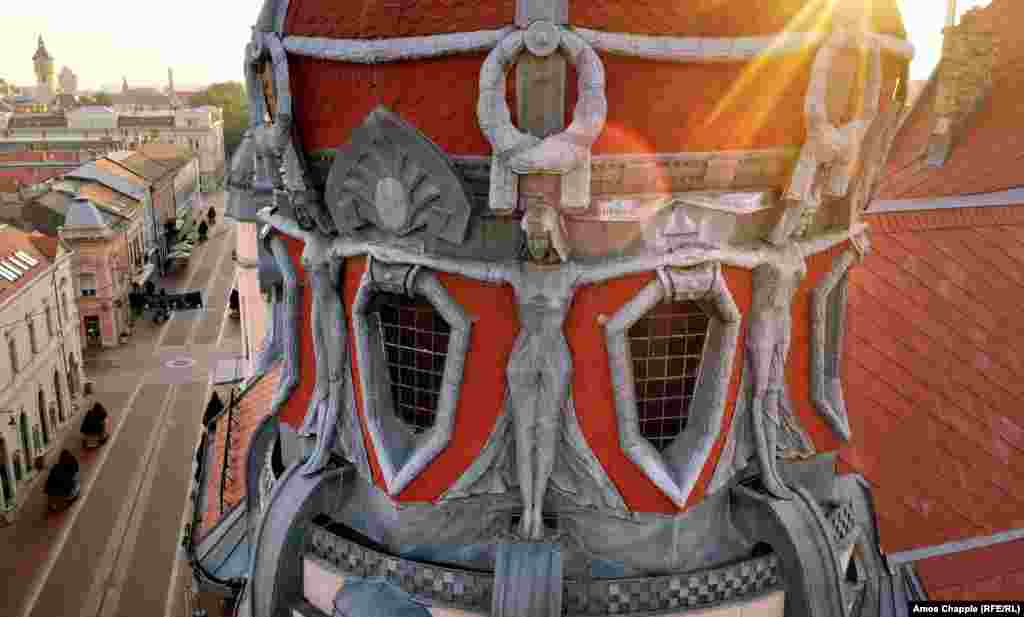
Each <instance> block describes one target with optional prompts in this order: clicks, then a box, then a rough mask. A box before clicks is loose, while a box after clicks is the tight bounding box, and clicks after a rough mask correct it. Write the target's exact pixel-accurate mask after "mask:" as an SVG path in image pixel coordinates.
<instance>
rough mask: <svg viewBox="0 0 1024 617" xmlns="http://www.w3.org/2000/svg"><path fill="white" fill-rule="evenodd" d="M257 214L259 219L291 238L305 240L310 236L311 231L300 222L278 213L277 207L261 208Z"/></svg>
mask: <svg viewBox="0 0 1024 617" xmlns="http://www.w3.org/2000/svg"><path fill="white" fill-rule="evenodd" d="M256 216H258V217H259V219H260V220H261V221H263V222H264V223H266V224H267V225H270V226H271V227H273V228H274V229H276V230H277V231H279V232H281V233H283V234H284V235H286V236H288V237H290V238H295V239H296V240H303V241H305V240H306V239H307V237H308V236H309V232H308V231H305V230H303V229H302V228H301V227H299V224H298V223H296V222H295V221H293V220H292V219H289V218H285V217H283V216H281V215H280V214H277V208H273V207H267V208H260V211H259V212H257V213H256Z"/></svg>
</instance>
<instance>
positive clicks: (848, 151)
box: [769, 24, 883, 244]
mask: <svg viewBox="0 0 1024 617" xmlns="http://www.w3.org/2000/svg"><path fill="white" fill-rule="evenodd" d="M862 46H866V47H867V52H868V56H869V58H868V75H867V78H866V82H865V84H864V96H863V101H864V104H863V107H862V108H861V109H860V110H859V112H858V114H857V116H856V117H855V118H854V119H853V120H851V121H850V122H848V123H846V124H844V125H843V126H839V127H837V126H835V125H833V124H832V122H831V120H830V119H829V109H828V90H829V85H830V83H832V82H835V80H837V79H840V80H844V81H847V82H849V81H851V80H854V79H856V73H855V72H854V73H852V74H850V73H847V74H843V75H836V74H835V71H834V70H833V59H834V58H835V56H836V54H837V53H838V52H839V51H841V50H843V49H854V50H857V49H860V48H861V47H862ZM882 79H883V75H882V59H881V49H880V46H879V44H878V41H876V40H875V39H874V38H872V37H871V36H869V34H868V33H866V32H864V31H862V30H857V29H856V26H851V25H848V24H840V25H839V26H838V27H837V28H836V29H835V30H834V31H833V32H832V33H831V34H830V35H829V37H828V38H827V39H825V42H824V44H823V45H822V46H821V48H820V49H819V50H818V53H817V55H816V56H815V58H814V64H813V65H812V66H811V81H810V84H809V85H808V88H807V96H806V99H805V102H804V114H805V115H806V117H807V141H806V142H805V143H804V146H803V148H802V149H801V150H800V157H799V159H798V160H797V163H796V166H795V167H794V169H793V174H792V179H791V180H790V183H789V187H788V188H787V189H786V191H785V193H784V194H783V199H786V200H789V201H791V202H792V203H793V204H794V205H793V206H792V207H791V208H789V210H788V211H787V212H786V213H785V214H784V215H783V217H782V219H781V221H780V222H779V225H778V226H777V227H776V229H775V230H774V231H773V232H772V233H771V235H770V236H769V240H770V241H771V242H772V243H774V244H782V243H783V242H785V239H786V238H788V237H789V236H791V235H792V234H793V233H797V234H802V233H803V232H804V231H805V230H806V229H807V227H808V218H809V217H810V216H812V215H813V213H814V211H815V210H817V209H818V207H819V206H820V205H821V203H822V201H823V199H826V198H831V199H834V198H839V197H844V196H846V194H847V191H848V190H849V187H850V182H851V180H852V179H853V177H854V174H855V172H856V171H857V168H858V166H859V163H860V159H861V156H862V146H863V142H864V138H865V136H866V135H867V133H868V131H869V129H870V128H871V126H872V124H873V123H874V122H875V118H876V117H877V116H878V107H879V102H880V97H881V89H882Z"/></svg>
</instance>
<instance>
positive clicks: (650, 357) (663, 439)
mask: <svg viewBox="0 0 1024 617" xmlns="http://www.w3.org/2000/svg"><path fill="white" fill-rule="evenodd" d="M708 325H709V320H708V315H707V314H706V313H705V312H704V311H703V310H702V309H701V308H700V306H699V305H698V304H697V303H696V302H692V301H690V302H665V301H662V302H659V303H658V304H657V305H655V306H654V308H652V309H651V310H650V311H648V312H647V313H646V314H645V315H644V316H643V317H641V318H640V319H639V320H637V322H636V323H635V324H633V326H632V327H630V328H629V331H628V334H627V336H628V338H629V350H630V357H631V359H632V363H633V387H634V389H635V392H636V406H637V420H638V422H639V424H640V433H641V434H642V435H643V436H644V437H645V438H647V440H648V441H650V442H651V444H652V445H653V446H654V447H655V448H657V449H658V450H659V451H661V450H664V449H665V448H666V447H667V446H668V445H669V444H671V443H672V441H674V440H675V438H676V437H677V436H679V434H680V433H681V432H682V431H683V429H684V428H686V421H687V419H688V418H689V411H690V403H691V401H692V400H693V394H694V391H695V390H696V387H697V379H698V377H699V376H700V366H701V359H702V357H703V354H704V341H705V339H706V338H707V332H708Z"/></svg>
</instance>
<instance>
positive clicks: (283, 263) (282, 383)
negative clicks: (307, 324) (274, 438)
mask: <svg viewBox="0 0 1024 617" xmlns="http://www.w3.org/2000/svg"><path fill="white" fill-rule="evenodd" d="M270 248H271V251H272V252H273V254H274V258H275V260H276V261H277V267H278V269H279V271H280V272H281V276H282V277H283V279H284V284H283V286H282V289H281V296H280V299H279V302H278V303H275V305H274V308H273V316H274V317H273V318H274V321H275V324H274V326H273V328H272V329H271V333H270V334H271V335H272V336H274V337H278V336H279V337H280V350H281V353H282V354H283V357H282V364H281V378H280V380H279V381H278V384H277V391H276V392H275V393H274V399H273V401H272V402H271V404H270V412H271V413H272V414H276V413H277V412H278V411H279V410H280V409H281V406H282V405H284V403H285V402H286V401H287V400H288V397H290V396H291V394H292V392H293V391H294V390H295V387H296V386H297V385H298V384H299V363H300V355H299V297H300V296H299V294H300V291H301V287H300V285H299V280H298V275H297V274H296V272H295V267H294V265H292V258H291V255H290V254H289V253H288V247H287V246H285V243H284V240H283V239H282V238H281V237H279V236H277V235H273V236H271V237H270ZM278 304H280V306H278ZM270 347H271V348H272V347H273V345H271V346H270ZM260 364H261V365H262V364H263V363H262V362H261V363H260ZM261 368H262V366H261Z"/></svg>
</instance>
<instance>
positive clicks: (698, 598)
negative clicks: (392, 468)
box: [308, 524, 782, 617]
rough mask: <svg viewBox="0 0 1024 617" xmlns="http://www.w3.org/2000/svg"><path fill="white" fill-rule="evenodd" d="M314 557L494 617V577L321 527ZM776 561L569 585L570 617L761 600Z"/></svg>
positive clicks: (315, 531) (774, 577)
mask: <svg viewBox="0 0 1024 617" xmlns="http://www.w3.org/2000/svg"><path fill="white" fill-rule="evenodd" d="M309 538H310V546H309V549H308V552H309V553H310V554H312V555H315V556H316V557H319V558H320V559H323V560H325V561H327V562H328V563H330V564H333V565H334V566H335V567H336V568H338V569H339V570H341V571H343V572H345V573H347V574H354V575H358V576H386V577H387V578H388V579H390V580H392V581H394V582H395V583H396V584H397V585H398V586H400V587H401V588H402V589H404V590H406V591H408V592H409V593H412V594H416V595H419V596H425V597H428V598H432V599H435V600H436V601H437V603H438V605H441V606H452V607H456V608H460V609H463V610H466V611H472V612H477V613H481V614H484V615H486V614H488V613H489V612H490V610H491V594H492V593H493V589H494V576H493V575H491V574H483V573H479V572H469V571H466V570H457V569H452V568H441V567H438V566H434V565H429V564H423V563H419V562H415V561H409V560H406V559H401V558H398V557H392V556H390V555H385V554H384V553H380V552H378V551H375V550H373V549H370V548H366V547H364V546H361V545H359V544H357V543H355V542H352V541H350V540H347V539H345V538H342V537H339V536H338V535H336V534H334V533H332V532H331V531H329V530H328V529H326V528H324V527H322V526H319V525H316V524H313V525H312V528H311V533H310V534H309ZM781 583H782V581H781V578H780V573H779V566H778V560H777V559H776V557H775V556H774V555H767V556H764V557H756V558H754V559H750V560H747V561H743V562H740V563H737V564H732V565H729V566H725V567H722V568H716V569H713V570H703V571H700V572H691V573H688V574H671V575H667V576H651V577H646V578H631V579H599V580H591V581H580V580H572V579H568V580H566V581H565V583H564V591H563V593H564V596H563V606H564V608H565V614H566V615H567V616H568V617H582V616H587V617H592V616H603V615H621V616H623V617H628V616H629V615H633V614H638V613H644V614H649V613H655V614H657V613H659V612H670V611H672V612H675V611H680V610H687V609H695V608H705V607H708V606H714V605H716V604H722V603H724V602H731V601H735V600H739V599H743V598H746V597H751V596H756V595H759V594H762V593H764V592H766V591H768V590H771V589H775V588H777V587H779V586H780V585H781Z"/></svg>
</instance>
